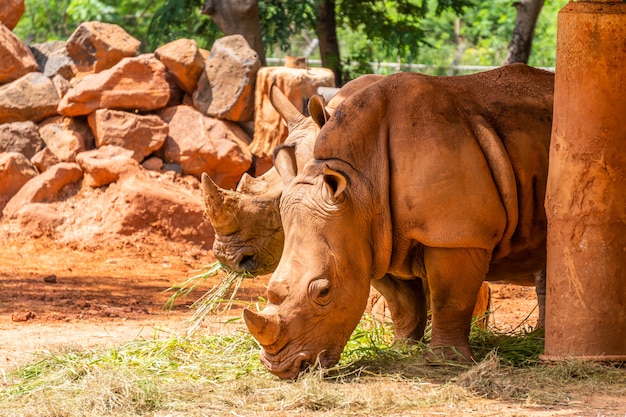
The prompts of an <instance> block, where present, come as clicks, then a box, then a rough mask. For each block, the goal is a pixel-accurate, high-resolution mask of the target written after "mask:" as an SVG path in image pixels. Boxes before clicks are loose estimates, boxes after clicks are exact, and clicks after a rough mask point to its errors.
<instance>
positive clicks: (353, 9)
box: [15, 0, 567, 77]
mask: <svg viewBox="0 0 626 417" xmlns="http://www.w3.org/2000/svg"><path fill="white" fill-rule="evenodd" d="M316 1H317V0H308V1H289V0H259V10H260V20H261V26H262V29H263V38H264V41H265V45H266V49H267V56H268V57H278V58H281V57H284V56H285V55H307V56H309V57H310V58H311V59H319V51H318V49H317V48H316V47H315V41H314V40H315V39H316V34H315V5H316ZM513 3H514V1H513V0H403V1H402V0H396V1H389V0H387V1H373V0H371V1H365V2H360V1H355V0H337V1H336V9H337V19H336V20H337V36H338V38H339V46H340V50H341V57H342V61H343V63H344V66H345V67H346V72H348V73H349V76H350V77H354V76H356V75H360V74H361V73H366V72H380V73H389V72H393V71H395V70H397V69H398V68H400V67H399V66H397V67H393V68H390V69H389V68H385V67H382V66H380V65H377V63H379V62H392V63H398V64H403V65H405V64H418V63H419V64H425V65H427V66H429V67H431V68H427V69H424V68H420V71H424V70H426V72H431V73H450V72H451V71H450V66H451V65H452V64H456V65H487V66H495V65H500V64H501V63H502V61H503V59H504V57H505V56H506V52H507V47H508V44H509V43H510V41H511V36H512V34H513V28H514V26H515V8H514V6H513ZM566 3H567V0H546V2H545V5H544V7H543V10H542V12H541V15H540V17H539V21H538V22H537V27H536V30H535V38H534V42H533V52H532V55H531V58H530V61H529V64H530V65H533V66H538V67H553V66H554V61H555V49H556V18H557V13H558V11H559V10H560V9H561V8H562V7H563V6H564V5H565V4H566ZM201 6H202V0H152V1H145V0H26V13H25V15H24V16H23V17H22V20H21V21H20V23H19V25H18V26H17V27H16V29H15V33H16V34H17V35H18V36H19V37H20V38H21V39H22V40H24V41H25V42H27V43H31V44H32V43H38V42H45V41H48V40H65V39H67V38H68V37H69V35H71V33H72V32H73V31H74V30H75V29H76V27H77V26H78V25H79V24H80V23H81V22H83V21H89V20H98V21H103V22H109V23H115V24H118V25H120V26H122V27H123V28H125V29H126V30H127V31H128V32H129V33H131V34H132V35H133V36H135V37H136V38H138V39H140V40H141V41H142V49H143V51H144V52H148V51H153V50H154V49H155V48H156V47H158V46H160V45H162V44H164V43H166V42H169V41H171V40H174V39H178V38H181V37H187V38H193V39H195V40H196V41H197V42H198V43H199V45H200V46H201V47H203V48H208V49H210V47H211V45H212V43H213V41H214V40H215V39H217V38H218V37H220V36H222V35H223V34H222V33H221V32H220V30H219V29H218V27H217V26H216V25H215V24H214V22H213V21H212V20H211V18H210V17H209V16H206V15H203V14H201V12H200V9H201ZM350 63H352V65H348V64H350ZM371 63H374V65H371ZM402 69H404V70H406V69H408V67H406V66H405V67H402Z"/></svg>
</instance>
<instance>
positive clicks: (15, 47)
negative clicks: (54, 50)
mask: <svg viewBox="0 0 626 417" xmlns="http://www.w3.org/2000/svg"><path fill="white" fill-rule="evenodd" d="M0 57H2V58H1V59H0V84H6V83H8V82H10V81H13V80H17V79H18V78H20V77H22V76H24V75H26V74H28V73H29V72H33V71H37V70H38V69H39V65H37V60H35V56H34V55H33V53H32V52H31V50H30V49H29V48H28V47H27V46H26V45H24V44H23V43H22V41H20V40H19V38H18V37H17V36H15V34H14V33H13V32H11V31H10V30H9V29H7V28H6V27H5V26H4V25H2V24H0Z"/></svg>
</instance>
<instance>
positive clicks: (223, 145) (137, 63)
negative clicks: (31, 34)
mask: <svg viewBox="0 0 626 417" xmlns="http://www.w3.org/2000/svg"><path fill="white" fill-rule="evenodd" d="M23 12H24V9H23V0H11V1H8V2H4V3H3V5H2V6H0V22H1V23H0V56H2V57H3V59H2V61H0V221H2V222H7V221H10V220H16V221H18V223H20V224H21V225H22V226H27V224H28V223H29V222H34V223H33V224H37V225H38V226H37V227H36V228H35V229H42V228H43V229H45V228H46V227H47V226H46V225H45V224H44V225H41V224H40V223H41V221H42V220H41V219H34V218H33V213H35V212H42V213H43V212H45V213H46V218H45V219H44V220H46V219H49V221H48V223H49V224H48V226H49V227H47V228H48V229H50V227H52V228H55V229H59V227H61V224H66V225H67V223H68V222H67V221H64V220H63V219H59V218H58V217H59V216H56V217H55V216H51V215H50V207H51V206H48V207H47V208H46V209H45V210H44V209H43V208H42V206H41V204H45V203H52V202H59V201H61V200H67V199H68V198H73V196H74V195H78V194H80V191H78V190H84V189H85V188H86V187H87V188H90V189H101V190H102V191H103V192H105V193H106V192H107V191H106V190H107V188H110V187H109V186H110V185H111V184H113V183H120V184H126V183H129V181H127V180H126V179H127V177H133V178H143V179H145V181H143V182H142V181H139V182H137V181H134V183H133V184H134V185H133V187H134V189H136V187H137V184H144V185H145V186H147V187H149V188H161V191H164V190H170V189H169V188H168V187H166V186H162V187H161V186H159V185H155V184H152V182H154V181H161V183H163V180H162V177H165V178H169V179H170V180H172V179H176V178H178V179H179V180H180V179H185V178H186V179H185V181H183V182H185V183H186V184H191V187H187V188H189V190H190V192H191V194H192V197H189V198H181V196H180V195H178V196H177V195H176V194H177V193H179V194H180V193H184V192H186V190H184V189H181V190H178V191H177V190H176V188H175V187H173V188H171V190H170V192H169V194H168V193H166V194H167V196H161V197H162V199H165V201H166V203H163V205H164V206H167V204H173V205H176V204H179V202H180V201H181V200H184V201H185V204H189V202H190V201H193V202H194V203H193V204H192V205H193V207H192V208H190V209H188V212H193V213H195V214H194V215H193V216H190V221H193V222H196V223H202V212H203V207H202V203H201V202H202V199H201V195H200V193H199V187H198V186H197V184H196V183H197V180H198V179H199V177H200V175H201V174H202V173H203V172H206V173H208V174H209V175H210V176H211V177H212V178H213V179H214V181H215V182H216V183H217V184H218V185H220V186H221V187H224V188H234V187H235V186H236V184H237V182H238V181H239V178H240V177H241V175H242V174H243V173H244V172H251V173H252V174H254V173H255V170H254V162H255V156H254V155H253V153H252V152H251V150H250V144H251V142H252V140H253V134H254V126H255V121H254V117H255V111H254V110H255V107H254V106H255V84H256V78H257V72H259V70H260V61H259V59H258V56H257V54H256V53H255V52H254V51H253V50H252V49H251V48H250V47H249V46H248V44H247V43H246V41H245V40H244V39H243V37H241V36H239V35H234V36H226V37H223V38H221V39H218V40H217V41H216V42H215V43H214V45H213V46H212V49H211V50H210V51H207V50H202V49H200V48H199V47H198V45H197V43H196V42H195V41H194V40H192V39H178V40H176V41H173V42H170V43H168V44H166V45H163V46H161V47H159V48H158V49H156V50H155V51H154V52H153V53H148V54H138V51H139V47H140V42H139V41H138V40H137V39H135V38H133V37H132V36H131V35H130V34H128V33H127V32H126V31H125V30H124V29H123V28H121V27H119V26H117V25H112V24H107V23H102V22H84V23H82V24H81V25H79V27H77V28H76V30H75V31H74V32H73V34H72V35H71V36H70V37H69V38H68V39H67V41H53V42H47V43H43V44H34V45H26V44H24V43H23V42H22V41H21V40H20V39H18V38H17V36H15V34H14V33H13V32H12V28H13V27H14V26H15V25H16V24H17V21H19V18H20V17H21V15H22V14H23ZM303 71H304V72H306V70H303ZM333 83H334V80H333V79H332V78H330V79H325V81H324V85H331V86H332V84H333ZM292 84H293V83H292ZM301 99H302V98H300V100H301ZM275 116H276V115H273V117H275ZM279 133H280V134H281V135H282V134H284V132H279ZM267 134H271V132H270V133H267ZM255 140H256V141H257V142H258V141H261V142H262V141H264V139H263V138H256V139H255ZM268 140H269V141H271V142H272V143H276V142H277V139H276V138H271V139H268ZM278 142H280V139H278ZM256 174H259V172H258V171H257V172H256ZM151 181H152V182H151ZM170 182H176V181H170ZM178 182H179V183H180V182H181V181H178ZM151 184H152V185H151ZM119 187H120V186H119V185H118V186H117V188H119ZM183 188H184V187H183ZM68 189H73V190H74V191H73V192H70V193H68V192H67V190H68ZM134 189H133V190H134ZM189 190H187V191H189ZM133 193H134V194H133V195H135V194H139V195H141V193H136V192H135V191H133ZM145 194H146V195H152V194H154V190H151V192H146V193H145ZM111 198H113V197H111ZM116 198H117V197H116ZM100 204H102V201H100ZM110 204H111V206H112V207H113V205H114V204H113V202H110ZM146 204H149V203H146ZM29 205H30V207H29V208H28V207H27V206H29ZM33 205H34V206H33ZM129 207H130V206H129ZM189 210H190V211H189ZM183 211H184V210H183ZM129 216H131V217H133V218H135V219H138V218H139V217H141V216H137V215H133V214H130V215H129ZM66 217H67V216H66ZM46 221H47V220H46ZM136 221H138V220H136ZM73 223H74V224H79V223H81V222H80V221H79V220H76V219H73ZM104 223H105V222H103V224H104ZM122 223H123V221H122ZM191 226H192V227H193V225H191ZM107 227H109V229H110V225H109V226H107ZM138 227H145V225H143V226H138ZM202 227H205V229H206V230H204V231H202V232H200V233H198V232H194V233H192V234H194V236H195V235H202V234H205V235H206V234H207V233H208V234H210V233H211V230H210V226H202ZM120 228H122V226H120ZM74 232H75V231H74ZM37 233H38V234H41V231H39V232H37ZM174 234H175V233H174ZM194 239H195V238H194ZM198 239H200V237H198ZM211 240H212V239H207V238H202V242H203V245H204V246H207V247H208V246H209V245H210V244H211Z"/></svg>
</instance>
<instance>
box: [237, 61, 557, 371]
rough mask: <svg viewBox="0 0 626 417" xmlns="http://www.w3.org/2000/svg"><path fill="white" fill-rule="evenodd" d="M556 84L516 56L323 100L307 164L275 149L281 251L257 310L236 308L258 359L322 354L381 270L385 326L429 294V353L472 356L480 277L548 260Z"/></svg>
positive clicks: (336, 346)
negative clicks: (325, 109) (391, 310)
mask: <svg viewBox="0 0 626 417" xmlns="http://www.w3.org/2000/svg"><path fill="white" fill-rule="evenodd" d="M553 89H554V75H553V74H551V73H548V72H545V71H541V70H537V69H533V68H530V67H527V66H525V65H521V64H517V65H510V66H506V67H502V68H499V69H496V70H493V71H488V72H484V73H479V74H475V75H471V76H460V77H428V76H424V75H419V74H408V73H403V74H396V75H392V76H388V77H386V78H385V79H383V80H381V81H379V82H377V83H374V84H372V85H371V86H369V87H367V88H365V89H363V90H361V91H360V92H358V93H356V94H354V95H352V96H351V97H350V98H348V99H346V100H345V101H344V102H343V103H342V104H341V105H340V106H339V107H338V108H337V109H336V110H335V112H334V114H333V115H332V117H331V118H330V119H329V120H328V122H327V123H326V124H325V125H324V126H323V128H322V129H321V131H320V133H319V136H318V139H317V141H316V142H315V148H314V155H313V156H314V158H315V159H314V160H313V161H310V162H309V163H307V164H306V166H305V167H304V169H302V170H299V169H298V170H296V167H297V164H296V162H295V156H294V154H293V149H292V148H290V147H283V148H281V149H280V150H279V151H278V152H277V153H276V159H275V164H276V167H277V170H278V171H279V173H280V175H281V177H282V178H283V180H284V182H285V184H287V185H286V188H285V189H284V191H283V193H282V196H281V201H280V212H281V219H282V224H283V230H284V235H285V245H284V251H283V254H282V257H281V259H280V262H279V264H278V267H277V269H276V271H275V272H274V274H273V275H272V278H271V280H270V283H269V286H268V291H267V298H268V301H269V302H268V304H267V306H266V307H265V309H264V310H263V311H262V312H260V313H257V312H254V311H252V310H245V311H244V319H245V321H246V325H247V326H248V329H249V330H250V332H251V333H252V335H253V336H254V337H255V338H256V339H257V340H258V341H259V343H260V344H261V346H262V348H263V349H262V352H261V360H262V361H263V363H264V364H265V366H266V367H267V368H268V369H269V370H270V371H271V372H272V373H274V374H276V375H278V376H280V377H282V378H292V377H294V376H296V375H297V374H298V372H299V371H300V369H301V367H302V365H304V364H306V363H314V362H319V363H320V364H321V365H322V366H324V367H328V366H332V365H334V364H335V363H336V362H337V361H338V360H339V357H340V354H341V352H342V350H343V347H344V346H345V343H346V341H347V340H348V338H349V337H350V334H351V333H352V331H353V329H354V327H355V326H356V324H357V323H358V321H359V319H360V317H361V314H362V313H363V310H364V308H365V304H366V300H367V297H368V294H369V286H370V283H371V284H372V285H374V286H376V285H377V283H379V282H380V281H381V280H383V281H384V282H385V284H384V285H383V287H384V289H385V291H384V292H383V291H381V293H382V294H383V295H384V296H385V298H386V299H387V300H388V301H390V302H397V303H398V305H399V306H401V307H406V308H407V311H406V314H404V312H402V311H399V312H398V313H399V314H397V317H398V318H399V319H398V322H396V320H395V319H394V325H396V326H397V327H398V325H400V326H401V325H402V321H401V320H400V319H401V318H403V317H407V318H408V321H413V322H416V321H419V322H420V323H424V321H425V317H426V314H427V311H426V306H427V304H428V303H427V302H426V299H425V297H426V294H428V297H429V300H430V303H429V304H430V307H431V309H432V338H431V342H430V343H431V351H432V352H433V355H434V356H438V357H444V358H447V359H459V360H468V359H470V358H472V352H471V349H470V346H469V338H468V335H469V329H470V321H471V314H472V310H473V307H474V304H475V302H476V294H477V292H478V291H479V288H481V285H482V283H483V281H484V280H498V281H499V280H506V281H510V282H515V283H521V284H526V285H532V284H533V283H534V274H535V273H536V271H539V270H541V269H542V268H543V267H544V266H545V261H546V253H545V244H546V216H545V210H544V208H543V201H544V196H545V187H546V180H547V166H548V165H547V161H548V148H549V143H550V134H551V127H552V102H553ZM407 288H410V289H411V290H412V291H407ZM423 330H424V328H423V327H421V328H415V329H414V333H413V336H414V337H415V338H419V337H420V334H419V333H420V332H421V334H423Z"/></svg>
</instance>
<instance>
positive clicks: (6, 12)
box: [0, 0, 26, 30]
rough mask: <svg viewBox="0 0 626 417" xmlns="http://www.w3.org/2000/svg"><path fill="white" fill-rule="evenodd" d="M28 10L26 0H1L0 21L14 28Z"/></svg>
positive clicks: (10, 28)
mask: <svg viewBox="0 0 626 417" xmlns="http://www.w3.org/2000/svg"><path fill="white" fill-rule="evenodd" d="M25 11H26V8H25V7H24V0H2V1H1V2H0V23H2V24H3V25H4V26H6V27H7V28H8V29H9V30H13V28H15V26H17V23H18V22H19V21H20V19H21V18H22V15H23V14H24V12H25Z"/></svg>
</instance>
